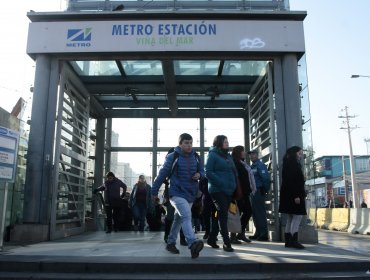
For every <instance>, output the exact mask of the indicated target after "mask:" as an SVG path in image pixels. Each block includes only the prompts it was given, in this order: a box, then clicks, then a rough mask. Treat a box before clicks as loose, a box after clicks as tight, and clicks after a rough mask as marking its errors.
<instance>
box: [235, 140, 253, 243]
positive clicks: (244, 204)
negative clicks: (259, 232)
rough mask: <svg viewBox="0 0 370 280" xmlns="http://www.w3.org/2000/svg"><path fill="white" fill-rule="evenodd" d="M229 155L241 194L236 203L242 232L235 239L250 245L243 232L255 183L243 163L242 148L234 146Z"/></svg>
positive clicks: (248, 167)
mask: <svg viewBox="0 0 370 280" xmlns="http://www.w3.org/2000/svg"><path fill="white" fill-rule="evenodd" d="M231 155H232V157H233V160H234V164H235V167H236V170H237V172H238V177H239V181H240V185H241V187H242V192H243V197H242V198H241V199H239V200H238V201H237V203H238V207H239V210H240V212H241V216H240V223H241V228H242V232H241V233H238V234H237V235H236V237H235V238H237V239H238V240H243V241H244V242H247V243H250V242H251V240H250V239H249V238H248V237H246V236H245V231H246V228H247V226H248V223H249V220H250V218H251V217H252V205H251V198H250V196H251V194H252V195H254V194H255V192H256V182H255V181H254V175H253V172H252V169H251V168H250V166H249V165H248V164H247V163H246V161H245V150H244V147H243V146H235V147H234V148H233V151H232V154H231Z"/></svg>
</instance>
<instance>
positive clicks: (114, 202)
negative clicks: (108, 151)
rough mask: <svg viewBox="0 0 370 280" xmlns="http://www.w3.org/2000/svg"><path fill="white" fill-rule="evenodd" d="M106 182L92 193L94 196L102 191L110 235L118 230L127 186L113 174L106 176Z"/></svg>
mask: <svg viewBox="0 0 370 280" xmlns="http://www.w3.org/2000/svg"><path fill="white" fill-rule="evenodd" d="M106 178H107V180H106V181H105V182H104V184H103V185H102V186H100V187H99V188H97V189H95V190H94V191H93V193H94V194H96V193H97V192H100V191H104V200H105V211H106V213H107V222H106V224H107V231H106V233H111V232H112V229H114V231H118V230H119V220H120V214H121V213H122V208H123V205H124V204H123V197H124V196H125V194H126V190H127V186H126V184H125V183H123V182H122V181H121V180H120V179H118V178H116V176H115V175H114V173H113V172H111V171H109V172H108V173H107V174H106Z"/></svg>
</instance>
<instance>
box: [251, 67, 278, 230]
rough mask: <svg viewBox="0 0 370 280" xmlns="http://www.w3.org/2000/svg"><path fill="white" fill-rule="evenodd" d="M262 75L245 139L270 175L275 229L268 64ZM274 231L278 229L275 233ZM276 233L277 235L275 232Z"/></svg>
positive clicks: (271, 216) (270, 218)
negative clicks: (258, 155) (247, 139)
mask: <svg viewBox="0 0 370 280" xmlns="http://www.w3.org/2000/svg"><path fill="white" fill-rule="evenodd" d="M265 71H266V74H265V75H264V76H261V77H260V79H258V81H257V82H256V83H255V85H254V87H253V90H252V91H251V94H250V97H249V102H248V106H249V136H250V148H251V149H255V150H258V151H259V154H260V155H261V160H262V162H264V163H265V164H266V165H267V169H268V170H269V171H270V175H271V178H272V180H271V189H272V191H271V194H270V195H269V197H268V199H267V201H266V204H267V205H268V206H267V207H268V209H267V214H268V216H267V217H268V222H269V224H270V225H275V227H276V226H279V223H277V221H278V217H279V216H278V215H279V213H278V206H277V198H278V196H277V195H278V184H277V183H278V182H277V178H278V177H277V150H276V145H277V138H276V135H275V125H276V123H275V110H274V108H275V101H274V90H273V78H272V77H273V75H272V64H271V63H268V64H267V65H266V70H265ZM275 230H278V229H275ZM277 232H279V231H277Z"/></svg>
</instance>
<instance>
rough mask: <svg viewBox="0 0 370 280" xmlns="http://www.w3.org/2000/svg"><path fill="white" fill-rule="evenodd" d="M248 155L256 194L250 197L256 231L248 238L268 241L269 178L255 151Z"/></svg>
mask: <svg viewBox="0 0 370 280" xmlns="http://www.w3.org/2000/svg"><path fill="white" fill-rule="evenodd" d="M248 155H249V158H250V160H251V162H252V165H251V169H252V172H253V175H254V180H255V182H256V192H255V194H254V195H252V217H253V223H254V226H255V228H256V231H255V233H254V235H252V236H250V237H249V238H250V239H253V240H257V241H268V240H269V238H268V227H267V217H266V206H265V197H266V194H267V192H268V191H269V190H270V183H271V178H270V174H269V172H268V171H267V168H266V165H265V164H263V163H262V161H261V160H260V159H259V158H258V152H257V150H252V151H249V152H248Z"/></svg>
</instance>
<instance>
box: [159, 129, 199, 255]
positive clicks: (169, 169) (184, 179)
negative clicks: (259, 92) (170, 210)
mask: <svg viewBox="0 0 370 280" xmlns="http://www.w3.org/2000/svg"><path fill="white" fill-rule="evenodd" d="M202 176H204V171H203V165H202V164H201V162H200V161H199V159H198V157H197V156H196V152H195V151H194V150H193V138H192V136H191V135H190V134H188V133H183V134H181V135H180V137H179V145H178V146H177V147H176V148H175V151H174V152H173V153H170V154H168V155H167V157H166V160H165V162H164V164H163V166H162V168H161V170H160V171H159V174H158V176H157V178H156V179H155V180H154V182H153V186H152V195H153V197H154V199H156V198H157V197H158V191H159V188H160V187H161V185H162V183H163V182H164V181H165V179H166V178H169V181H170V187H169V198H170V203H171V205H172V206H173V207H174V208H175V215H174V221H173V223H172V227H171V231H170V234H169V236H168V240H167V246H166V249H167V251H169V252H171V253H173V254H179V253H180V251H179V250H178V249H177V248H176V239H177V236H178V234H179V231H180V228H181V227H182V229H183V232H184V235H185V238H186V241H187V243H188V248H189V249H190V253H191V257H192V258H197V257H198V256H199V252H200V251H201V250H202V249H203V245H204V244H203V241H201V240H198V239H197V238H196V236H195V234H194V231H193V228H192V215H191V206H192V204H193V202H194V201H195V199H196V197H197V194H198V180H199V179H200V178H201V177H202Z"/></svg>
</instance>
